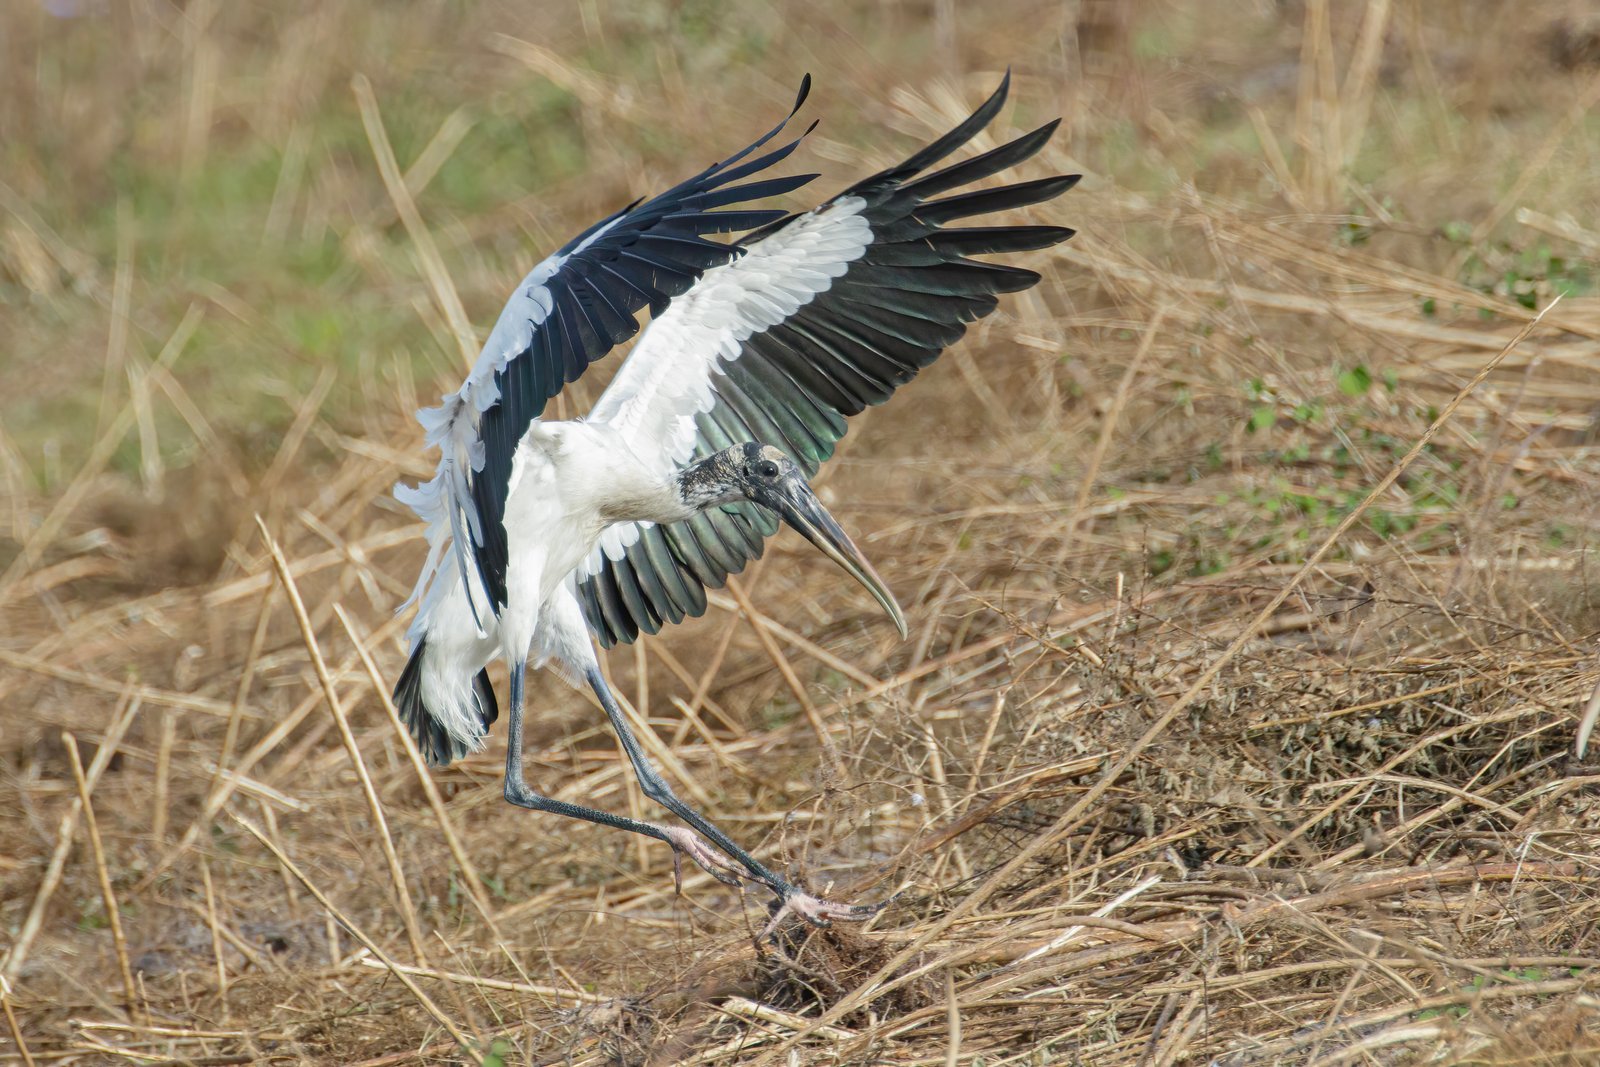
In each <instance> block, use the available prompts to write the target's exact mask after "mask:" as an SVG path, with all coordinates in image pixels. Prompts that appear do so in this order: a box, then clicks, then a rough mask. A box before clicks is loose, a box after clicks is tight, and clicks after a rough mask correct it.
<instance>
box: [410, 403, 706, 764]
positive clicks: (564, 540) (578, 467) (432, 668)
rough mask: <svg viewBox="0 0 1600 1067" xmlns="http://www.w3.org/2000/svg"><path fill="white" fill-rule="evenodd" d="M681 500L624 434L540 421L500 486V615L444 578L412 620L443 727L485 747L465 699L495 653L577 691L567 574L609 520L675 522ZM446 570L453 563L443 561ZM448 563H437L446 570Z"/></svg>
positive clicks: (580, 625) (580, 657)
mask: <svg viewBox="0 0 1600 1067" xmlns="http://www.w3.org/2000/svg"><path fill="white" fill-rule="evenodd" d="M691 514H693V512H692V511H690V510H689V509H687V508H686V507H684V505H683V503H682V502H681V500H680V499H679V496H678V494H677V492H676V490H675V488H674V485H673V482H672V481H671V480H670V479H669V477H668V476H667V474H666V473H664V472H663V469H662V467H661V465H660V464H654V465H652V464H648V463H646V462H644V461H643V460H641V459H640V458H639V457H638V456H637V455H635V453H634V452H633V450H632V449H631V448H629V447H628V444H627V441H626V439H625V437H624V435H623V434H622V433H620V432H619V431H618V430H616V429H615V428H614V427H612V426H610V425H608V424H607V423H604V422H589V421H585V420H571V421H563V422H544V421H542V420H535V421H534V422H533V423H532V424H530V425H529V427H528V429H527V432H526V433H524V434H523V436H522V440H521V442H520V443H519V444H518V445H517V450H516V455H515V457H514V458H513V460H512V465H511V478H510V481H509V483H508V487H507V492H506V506H505V516H504V519H503V522H504V524H505V529H506V535H507V540H508V541H509V542H510V544H511V545H512V546H513V547H512V551H511V554H510V557H509V559H508V565H507V568H506V593H507V596H506V602H505V604H504V605H503V606H502V607H501V610H500V611H499V613H498V615H497V614H495V613H493V612H491V611H489V610H488V605H486V604H484V603H482V602H481V601H480V603H479V605H478V612H477V616H476V618H477V621H478V622H481V623H482V629H479V627H478V625H477V624H476V623H475V622H474V615H473V611H472V607H471V606H470V605H469V604H468V603H467V597H468V595H469V593H468V590H469V589H473V588H476V586H477V583H475V582H462V581H457V580H452V579H454V577H455V576H454V574H443V573H441V575H440V576H439V577H437V578H436V579H435V580H442V581H444V582H445V583H446V588H445V590H444V592H445V595H444V596H442V597H440V598H438V599H436V600H434V601H433V602H432V603H430V605H429V609H428V611H427V612H426V613H425V614H424V615H423V616H421V617H419V619H418V634H417V636H420V637H423V638H425V639H426V653H425V655H424V659H423V662H422V685H423V689H424V694H425V695H426V696H428V697H429V698H430V700H429V703H430V704H432V705H434V706H444V707H448V708H450V709H451V712H450V714H449V716H448V721H447V722H446V724H445V725H446V728H447V729H448V730H449V731H450V733H451V735H452V736H453V737H454V738H455V739H456V740H458V741H459V742H461V743H462V744H463V745H464V746H465V747H466V748H467V749H468V750H469V751H475V750H477V749H479V748H481V747H482V746H483V741H484V736H485V729H484V727H485V725H486V724H484V723H483V722H482V718H481V715H480V714H479V712H478V709H477V708H476V707H475V706H474V705H473V704H472V703H471V700H470V695H471V693H472V679H473V678H474V677H476V675H477V674H478V672H479V671H481V670H482V669H483V668H484V667H485V666H486V665H487V664H488V663H489V662H490V661H491V660H493V659H494V658H495V657H496V656H499V655H504V656H505V657H506V659H507V660H508V661H510V662H513V663H515V662H517V661H519V660H521V659H524V658H526V659H527V660H528V663H529V666H532V667H535V668H538V667H550V668H552V669H553V670H555V671H556V673H557V674H558V675H560V676H561V677H562V678H563V679H565V680H566V681H567V682H568V683H570V684H571V685H573V686H574V687H578V686H581V685H582V684H583V677H584V674H585V673H586V672H587V671H588V670H589V669H590V668H592V667H594V666H596V665H597V661H596V659H595V655H594V647H593V645H592V644H591V642H590V640H589V629H588V626H587V625H586V624H585V623H584V620H583V611H582V609H581V607H580V606H579V604H578V600H577V597H576V595H575V593H574V590H573V587H572V585H573V583H572V581H571V579H572V577H573V575H574V572H575V571H576V570H577V568H578V566H579V564H580V563H582V562H583V561H584V560H585V559H586V558H587V557H588V556H590V555H591V554H592V553H593V552H594V550H595V548H596V546H597V545H598V544H599V543H600V538H601V535H602V534H603V533H604V532H605V530H606V528H607V527H608V526H610V525H612V524H614V523H620V522H652V523H660V522H675V521H678V520H680V519H684V518H687V517H689V516H690V515H691ZM444 567H448V568H451V569H452V570H453V568H454V559H453V558H447V559H446V560H445V562H444ZM441 570H443V568H441Z"/></svg>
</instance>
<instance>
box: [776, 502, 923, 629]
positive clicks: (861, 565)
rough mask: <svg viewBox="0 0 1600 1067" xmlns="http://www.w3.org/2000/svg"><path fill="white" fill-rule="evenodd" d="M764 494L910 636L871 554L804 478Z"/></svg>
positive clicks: (790, 523) (785, 518)
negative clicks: (870, 558) (851, 535)
mask: <svg viewBox="0 0 1600 1067" xmlns="http://www.w3.org/2000/svg"><path fill="white" fill-rule="evenodd" d="M762 495H763V496H766V497H767V499H765V500H762V501H761V503H763V504H766V505H767V506H769V507H771V508H773V509H774V510H775V511H777V512H778V514H779V515H781V516H783V519H784V521H785V522H787V523H788V524H789V525H790V526H793V527H794V528H795V529H796V530H799V531H800V535H801V536H802V537H804V538H805V539H806V540H807V541H810V542H811V543H812V544H813V545H816V546H817V548H819V549H821V551H822V554H823V555H825V556H827V557H828V558H829V559H831V560H833V561H834V562H835V563H837V564H838V565H839V566H841V567H843V568H844V569H845V571H846V572H847V573H848V574H849V575H850V577H852V578H854V579H855V580H856V581H858V582H860V583H861V584H862V585H863V586H865V587H866V589H867V592H869V593H871V594H872V597H873V599H874V600H876V601H877V602H878V603H879V604H881V605H883V610H884V611H886V612H888V613H889V618H891V619H893V620H894V625H895V628H896V629H898V630H899V631H900V637H901V638H902V639H904V638H906V637H907V636H909V633H910V631H908V630H907V629H906V617H905V615H904V614H903V613H902V612H901V611H900V605H899V604H897V603H895V599H894V594H893V593H891V592H889V587H888V585H887V584H885V583H884V580H883V579H882V578H881V577H879V576H878V572H877V571H875V570H873V569H872V564H870V563H868V562H867V557H866V556H863V555H862V554H861V550H860V549H859V548H857V547H856V545H855V542H854V541H852V540H850V535H849V534H847V533H845V532H844V529H843V528H842V527H840V525H839V524H838V523H837V522H835V521H834V518H833V516H832V515H830V514H828V509H827V508H825V507H823V506H822V501H820V500H818V499H817V495H816V494H815V493H813V492H812V491H811V487H810V486H809V485H807V484H806V482H805V479H804V478H800V477H791V478H786V479H784V481H783V483H782V484H781V485H779V486H777V487H775V488H774V489H773V490H771V491H770V493H769V494H762Z"/></svg>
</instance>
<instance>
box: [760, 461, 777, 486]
mask: <svg viewBox="0 0 1600 1067" xmlns="http://www.w3.org/2000/svg"><path fill="white" fill-rule="evenodd" d="M756 474H757V475H758V476H760V477H762V478H766V479H768V480H769V481H770V480H771V479H773V478H776V477H777V476H778V465H777V464H776V463H774V462H772V460H770V459H764V460H762V461H761V462H760V463H757V464H756Z"/></svg>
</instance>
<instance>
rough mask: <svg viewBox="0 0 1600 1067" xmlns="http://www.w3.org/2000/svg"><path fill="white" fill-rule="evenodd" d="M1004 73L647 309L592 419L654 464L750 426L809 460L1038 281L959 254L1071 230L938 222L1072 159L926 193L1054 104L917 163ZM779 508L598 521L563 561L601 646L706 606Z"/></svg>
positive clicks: (673, 462) (989, 115) (1002, 204)
mask: <svg viewBox="0 0 1600 1067" xmlns="http://www.w3.org/2000/svg"><path fill="white" fill-rule="evenodd" d="M1009 82H1010V77H1009V75H1008V76H1007V78H1006V80H1005V81H1003V82H1001V84H1000V87H999V89H997V90H996V91H995V93H994V95H992V96H991V97H990V98H989V99H988V100H987V101H986V102H985V103H984V104H983V105H982V106H980V107H979V108H978V109H977V110H976V111H975V112H973V114H972V115H971V116H970V117H969V118H968V119H967V120H966V121H964V122H963V123H961V124H960V125H959V126H957V127H956V128H955V129H953V130H951V131H950V132H949V133H948V134H946V135H945V136H943V137H941V138H939V139H938V140H937V141H935V142H934V143H933V144H931V145H929V146H928V147H927V148H925V149H923V150H922V151H921V152H918V153H916V154H915V155H913V156H912V157H911V158H910V159H908V160H906V161H905V162H904V163H902V164H900V165H899V166H897V167H892V168H890V169H889V170H886V171H883V172H882V173H880V174H877V175H874V176H873V177H871V178H868V179H866V180H865V181H862V182H860V183H858V184H856V185H854V186H852V187H850V188H849V189H847V190H845V191H844V192H843V193H841V194H839V195H838V196H836V197H834V198H833V199H832V200H830V201H828V202H827V203H825V204H823V205H822V206H821V207H818V208H817V209H815V210H813V211H811V212H808V213H806V214H804V215H797V216H789V217H787V218H784V219H781V220H778V221H776V222H773V223H771V224H769V225H767V226H765V227H764V228H762V229H759V230H757V231H756V232H755V233H752V234H749V235H747V236H746V237H745V238H744V239H742V240H741V242H740V243H741V245H742V246H743V247H744V248H745V254H744V255H742V256H740V257H738V258H736V259H732V260H730V261H728V262H726V263H723V264H721V265H719V266H716V267H712V268H711V269H708V270H707V271H706V272H705V274H704V276H703V277H702V278H701V279H700V282H699V283H698V284H697V285H696V286H695V287H694V288H693V290H691V291H690V292H689V293H688V294H687V295H686V296H685V297H683V298H681V299H679V300H678V301H676V302H675V303H674V304H673V305H672V307H671V308H670V309H668V310H667V312H666V313H665V314H664V315H661V316H659V317H658V318H656V319H654V320H653V321H652V322H651V324H650V326H649V327H647V328H646V330H645V332H644V334H643V335H642V336H641V337H640V339H639V341H638V343H637V344H636V345H635V346H634V349H633V351H632V353H631V354H630V355H629V357H628V360H627V362H625V363H624V364H623V366H622V368H621V370H620V371H619V372H618V374H617V377H616V378H615V379H614V380H613V381H612V383H611V385H610V386H609V387H608V388H607V389H606V392H605V394H604V395H602V397H601V398H600V400H599V402H598V403H597V404H596V405H595V408H594V410H593V411H592V412H591V413H590V416H589V417H590V419H591V420H592V421H605V422H608V423H609V424H610V425H611V426H612V427H614V428H616V429H618V430H620V431H622V433H623V435H624V438H625V439H626V440H628V441H629V442H630V444H631V447H632V448H633V450H634V451H635V453H636V454H637V455H638V457H639V458H640V459H641V460H644V461H646V462H655V463H659V464H661V465H662V467H663V473H667V472H668V471H670V470H676V469H678V468H680V467H682V466H683V465H685V464H686V463H689V462H692V461H694V460H698V459H701V458H703V457H705V456H708V455H710V454H711V453H713V452H716V451H717V450H719V449H722V448H725V447H728V446H730V445H733V444H738V443H742V442H746V441H756V442H759V443H762V444H770V445H775V446H777V447H778V448H781V449H783V450H784V451H785V452H787V453H788V454H789V455H790V456H791V457H793V459H794V460H795V462H796V463H798V464H799V465H800V466H801V467H802V468H803V469H804V470H805V471H806V473H807V475H812V474H815V473H816V470H817V468H818V467H819V466H820V465H821V464H822V463H823V462H824V461H825V460H826V459H827V458H828V457H829V456H831V455H832V454H833V449H834V446H835V444H836V443H837V442H838V440H839V439H840V438H841V437H843V436H844V433H845V428H846V426H845V419H846V418H847V417H849V416H851V415H854V414H857V413H858V412H860V411H861V410H863V409H864V408H865V407H866V406H867V405H870V404H880V403H882V402H884V401H885V400H887V399H888V398H889V396H890V395H891V394H892V393H893V392H894V390H895V389H897V388H898V387H900V386H901V385H904V384H905V383H906V382H908V381H910V380H911V378H912V377H913V376H915V374H916V373H917V371H918V370H920V369H921V368H923V367H925V366H927V365H928V364H930V363H932V362H933V361H934V359H936V358H937V357H938V355H939V353H940V352H941V351H943V350H944V349H945V348H946V347H948V346H949V345H951V344H953V343H954V342H955V341H957V340H958V339H959V338H960V337H961V336H962V334H964V333H965V332H966V327H967V324H968V323H970V322H974V321H976V320H977V319H980V318H982V317H983V316H985V315H987V314H989V313H990V312H991V311H993V310H994V309H995V307H996V305H997V303H998V300H997V294H1000V293H1007V292H1016V291H1019V290H1022V289H1026V288H1028V287H1030V286H1032V285H1034V284H1035V283H1036V282H1038V281H1039V275H1038V274H1036V273H1035V272H1033V271H1030V270H1023V269H1021V268H1017V267H1010V266H1005V265H1003V264H997V263H989V262H984V261H981V260H975V259H972V258H969V257H971V256H974V255H984V254H988V253H996V252H1022V251H1029V250H1033V249H1039V248H1046V247H1049V246H1051V245H1054V244H1058V243H1059V242H1061V241H1064V240H1066V239H1067V238H1069V237H1071V236H1072V234H1073V231H1072V230H1070V229H1068V228H1066V227H1060V226H982V227H957V228H945V225H944V224H945V223H949V222H952V221H954V220H957V219H963V218H968V217H971V216H974V215H981V214H986V213H989V212H995V211H1004V210H1008V209H1011V208H1017V207H1024V206H1027V205H1031V204H1036V203H1040V202H1043V201H1046V200H1049V199H1052V198H1054V197H1056V196H1059V195H1060V194H1061V193H1063V192H1065V191H1066V190H1068V189H1070V188H1071V187H1072V186H1073V185H1074V184H1076V183H1077V180H1078V175H1064V176H1060V177H1054V178H1045V179H1041V180H1037V181H1030V182H1021V183H1018V184H1015V185H1007V186H1002V187H999V188H987V189H978V190H972V191H968V192H964V193H958V194H956V195H953V196H948V197H944V198H943V199H933V198H934V197H938V196H940V195H941V194H943V193H947V192H949V191H951V190H953V189H956V188H958V187H960V186H964V185H967V184H969V183H971V182H975V181H978V180H981V179H983V178H987V177H990V176H991V175H994V174H997V173H999V172H1000V171H1002V170H1005V169H1007V168H1009V167H1012V166H1014V165H1016V164H1018V163H1020V162H1022V161H1023V160H1026V159H1028V158H1029V157H1030V156H1032V155H1033V154H1034V153H1036V152H1037V151H1038V150H1039V149H1040V148H1041V147H1043V145H1044V144H1045V142H1046V141H1047V140H1048V139H1049V138H1050V135H1051V134H1052V133H1053V132H1054V131H1055V128H1056V126H1057V124H1058V123H1059V120H1057V121H1056V122H1051V123H1048V124H1046V125H1045V126H1042V127H1040V128H1039V129H1037V130H1034V131H1033V132H1032V133H1028V134H1025V135H1023V136H1022V137H1019V138H1017V139H1015V140H1013V141H1011V142H1009V143H1007V144H1004V145H1001V146H1000V147H998V148H995V149H993V150H991V151H989V152H985V153H982V154H980V155H978V156H975V157H973V158H971V159H968V160H965V161H963V162H960V163H956V164H954V165H952V166H949V167H946V168H945V169H943V170H940V171H937V172H935V173H933V174H928V175H925V176H920V177H919V175H921V173H922V171H924V170H926V169H927V168H928V167H930V166H932V165H933V164H935V163H937V162H938V161H940V160H941V159H943V158H945V157H946V156H948V155H949V154H950V153H951V152H953V151H955V150H956V149H958V148H960V147H961V146H962V145H964V144H966V143H967V142H968V141H970V140H971V139H972V138H973V137H974V136H975V135H976V134H977V133H978V132H979V131H980V130H981V129H983V127H985V126H986V125H988V123H989V122H990V121H991V120H992V119H993V118H994V116H995V114H996V113H997V112H998V111H999V109H1000V107H1001V105H1002V104H1003V103H1004V102H1005V97H1006V91H1007V88H1008V86H1009ZM777 526H778V522H777V518H776V517H775V516H774V515H772V514H771V513H770V512H767V511H765V510H764V509H762V508H760V507H758V506H756V505H754V504H735V505H729V506H726V507H722V508H717V509H713V510H711V511H707V512H703V513H701V514H700V515H697V516H696V517H694V518H692V519H688V520H685V521H683V522H677V523H672V524H670V525H667V526H656V525H652V524H649V523H624V524H619V525H616V526H613V527H611V528H609V529H608V530H607V531H606V533H605V534H604V536H602V538H601V541H600V544H599V546H598V547H597V548H596V550H595V551H594V552H593V553H592V554H591V555H590V557H589V558H588V560H587V561H586V562H585V563H584V564H583V565H581V566H580V567H579V569H578V571H577V572H576V574H575V575H574V579H573V581H574V586H575V590H576V592H577V593H578V596H579V600H580V602H581V603H582V605H583V609H584V615H585V618H586V619H587V620H588V623H589V626H590V628H591V629H592V630H594V632H595V634H596V635H597V636H598V638H599V640H600V642H601V644H603V645H606V646H610V645H613V644H615V643H617V642H619V641H632V640H633V639H634V638H635V637H637V636H638V634H639V633H640V632H645V633H656V632H657V631H659V630H660V629H661V627H662V626H663V625H664V624H665V623H666V622H669V621H670V622H677V621H680V620H681V619H683V618H684V617H685V616H695V615H700V614H703V613H704V611H705V609H706V598H705V589H706V588H707V587H711V588H718V587H720V586H722V585H723V584H724V583H725V582H726V581H727V576H728V575H729V574H735V573H738V572H739V571H741V570H742V569H743V568H744V567H745V565H746V564H747V563H749V561H751V560H753V559H757V558H759V557H760V555H761V552H762V547H763V542H764V540H765V538H767V537H769V536H771V535H772V534H773V533H775V532H776V531H777Z"/></svg>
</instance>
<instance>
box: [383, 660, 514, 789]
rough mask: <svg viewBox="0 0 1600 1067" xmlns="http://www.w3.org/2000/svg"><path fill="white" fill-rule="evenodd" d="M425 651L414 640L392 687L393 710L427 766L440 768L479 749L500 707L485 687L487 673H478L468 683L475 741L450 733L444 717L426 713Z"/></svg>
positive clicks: (490, 690)
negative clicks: (474, 727) (476, 724)
mask: <svg viewBox="0 0 1600 1067" xmlns="http://www.w3.org/2000/svg"><path fill="white" fill-rule="evenodd" d="M427 648H428V642H427V639H426V638H425V637H421V638H418V640H417V642H416V644H415V645H414V646H413V647H412V649H411V657H410V658H409V659H407V660H406V666H405V669H404V670H402V671H401V672H400V680H399V681H397V682H396V683H395V686H394V706H395V710H396V711H398V712H399V713H400V721H401V722H403V723H405V724H406V729H407V730H409V731H410V732H411V738H412V740H414V741H415V742H416V743H417V748H418V750H419V751H421V753H422V755H423V758H424V759H426V760H427V761H428V764H429V766H432V767H443V766H446V765H447V764H449V763H450V762H451V761H452V760H458V759H460V758H461V757H463V756H465V755H466V754H467V753H468V752H471V751H472V750H474V749H475V748H478V747H480V746H481V744H482V738H483V735H484V734H485V733H487V732H488V729H489V724H490V723H492V722H494V721H495V720H496V719H497V718H499V717H500V707H499V705H498V704H497V703H496V701H495V697H494V687H493V686H492V685H490V684H489V672H488V671H486V670H480V671H479V672H478V673H477V676H476V677H474V678H473V679H472V697H473V703H474V705H475V711H476V713H477V714H476V717H477V720H478V729H477V731H476V738H464V737H461V736H459V735H458V734H457V733H456V732H455V731H453V730H451V729H450V727H449V726H448V725H447V720H446V719H445V718H444V717H442V716H440V715H438V714H436V713H435V712H434V711H430V710H429V708H428V704H427V700H426V698H425V696H424V691H425V689H426V688H430V687H425V686H424V685H423V672H424V669H425V668H424V660H425V656H426V653H427Z"/></svg>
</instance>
